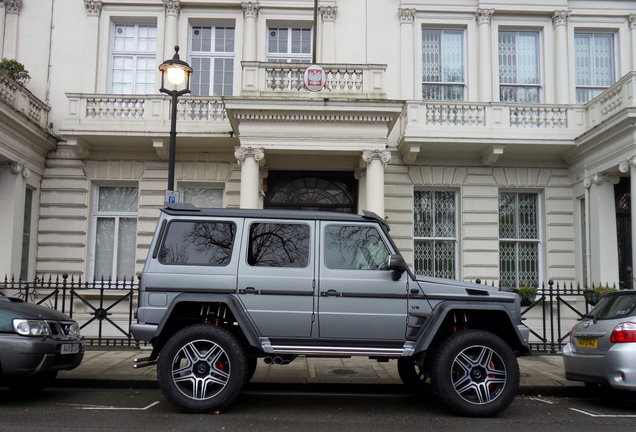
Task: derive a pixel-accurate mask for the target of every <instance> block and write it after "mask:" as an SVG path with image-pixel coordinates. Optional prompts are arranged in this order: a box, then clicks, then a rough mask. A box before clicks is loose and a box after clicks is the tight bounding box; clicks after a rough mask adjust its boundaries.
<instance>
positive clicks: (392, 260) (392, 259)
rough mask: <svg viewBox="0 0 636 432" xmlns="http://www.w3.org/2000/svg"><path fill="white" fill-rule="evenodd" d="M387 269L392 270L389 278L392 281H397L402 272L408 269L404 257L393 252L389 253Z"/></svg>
mask: <svg viewBox="0 0 636 432" xmlns="http://www.w3.org/2000/svg"><path fill="white" fill-rule="evenodd" d="M389 270H393V274H392V275H391V278H392V279H393V280H394V281H397V280H400V278H401V277H402V273H404V272H405V271H407V270H408V266H407V265H406V261H404V258H402V257H401V256H400V255H397V254H393V255H389Z"/></svg>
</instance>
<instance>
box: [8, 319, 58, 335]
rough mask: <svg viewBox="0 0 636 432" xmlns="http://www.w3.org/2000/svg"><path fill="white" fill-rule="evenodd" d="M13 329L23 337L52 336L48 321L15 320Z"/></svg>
mask: <svg viewBox="0 0 636 432" xmlns="http://www.w3.org/2000/svg"><path fill="white" fill-rule="evenodd" d="M13 329H14V330H15V331H16V333H18V334H21V335H22V336H45V335H49V334H51V331H50V330H49V325H48V324H47V323H46V321H40V320H26V319H14V320H13Z"/></svg>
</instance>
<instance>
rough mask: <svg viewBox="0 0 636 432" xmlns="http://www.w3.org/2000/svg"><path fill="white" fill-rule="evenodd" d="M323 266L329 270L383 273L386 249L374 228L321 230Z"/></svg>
mask: <svg viewBox="0 0 636 432" xmlns="http://www.w3.org/2000/svg"><path fill="white" fill-rule="evenodd" d="M325 257H326V261H327V262H326V265H327V267H328V268H331V269H345V270H387V269H388V268H389V265H388V260H389V250H388V249H387V247H386V245H385V244H384V241H382V237H381V236H380V232H379V231H378V230H377V229H376V228H375V227H368V226H340V225H330V226H328V227H326V228H325Z"/></svg>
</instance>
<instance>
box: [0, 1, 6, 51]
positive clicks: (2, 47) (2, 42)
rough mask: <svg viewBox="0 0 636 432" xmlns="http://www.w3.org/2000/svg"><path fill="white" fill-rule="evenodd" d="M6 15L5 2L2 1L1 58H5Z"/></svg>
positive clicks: (0, 13) (0, 14)
mask: <svg viewBox="0 0 636 432" xmlns="http://www.w3.org/2000/svg"><path fill="white" fill-rule="evenodd" d="M6 15H7V14H6V8H5V7H4V3H3V2H0V58H4V21H5V18H6Z"/></svg>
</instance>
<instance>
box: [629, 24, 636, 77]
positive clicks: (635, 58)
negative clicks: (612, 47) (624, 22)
mask: <svg viewBox="0 0 636 432" xmlns="http://www.w3.org/2000/svg"><path fill="white" fill-rule="evenodd" d="M629 29H630V33H631V34H632V70H636V14H634V15H630V16H629Z"/></svg>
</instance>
